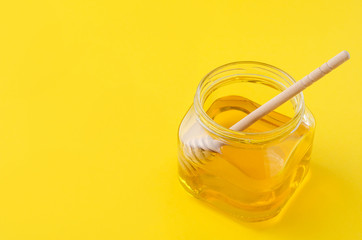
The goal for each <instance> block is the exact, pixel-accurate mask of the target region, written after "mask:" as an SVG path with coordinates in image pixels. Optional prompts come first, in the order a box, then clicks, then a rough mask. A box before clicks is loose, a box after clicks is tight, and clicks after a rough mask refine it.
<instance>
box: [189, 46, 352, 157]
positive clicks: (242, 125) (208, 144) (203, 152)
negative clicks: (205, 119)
mask: <svg viewBox="0 0 362 240" xmlns="http://www.w3.org/2000/svg"><path fill="white" fill-rule="evenodd" d="M349 58H350V55H349V53H348V52H347V51H342V52H341V53H339V54H337V55H336V56H334V57H333V58H331V59H330V60H329V61H328V62H326V63H324V64H323V65H322V66H320V67H319V68H317V69H315V70H314V71H312V72H311V73H309V74H308V75H307V76H305V77H304V78H302V79H301V80H300V81H298V82H296V83H295V84H293V85H292V86H290V87H288V88H287V89H285V90H284V91H283V92H281V93H279V94H278V95H277V96H275V97H274V98H272V99H271V100H269V101H268V102H266V103H265V104H263V105H261V106H260V107H258V108H257V109H255V110H254V111H252V112H251V113H250V114H249V115H247V116H246V117H244V118H243V119H241V120H240V121H238V122H237V123H235V124H234V125H233V126H231V127H230V129H231V130H234V131H243V130H244V129H246V128H248V127H249V126H250V125H252V124H253V123H254V122H256V121H257V120H259V119H260V118H262V117H263V116H265V115H267V114H268V113H270V112H271V111H273V110H274V109H276V108H277V107H279V106H280V105H282V104H283V103H285V102H286V101H288V100H289V99H291V98H292V97H294V96H295V95H297V94H298V93H300V92H301V91H303V90H304V89H305V88H307V87H308V86H310V85H311V84H312V83H314V82H315V81H317V80H319V79H320V78H322V77H323V76H324V75H326V74H327V73H329V72H331V71H332V70H333V69H335V68H337V67H338V66H339V65H341V64H342V63H344V62H345V61H347V60H348V59H349ZM222 145H223V143H222V142H220V141H218V140H216V139H213V138H211V137H210V136H209V135H206V136H205V135H204V136H201V137H198V138H193V139H191V140H188V141H187V142H186V143H184V152H185V155H186V156H188V157H189V158H191V159H192V160H193V161H194V160H197V161H200V160H201V159H203V158H207V157H208V156H209V155H210V153H216V152H218V153H221V150H220V148H221V146H222Z"/></svg>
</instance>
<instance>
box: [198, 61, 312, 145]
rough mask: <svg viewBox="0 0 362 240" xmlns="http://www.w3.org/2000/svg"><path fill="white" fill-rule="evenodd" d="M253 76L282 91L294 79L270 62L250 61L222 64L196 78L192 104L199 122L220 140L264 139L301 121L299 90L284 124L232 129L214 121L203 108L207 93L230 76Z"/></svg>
mask: <svg viewBox="0 0 362 240" xmlns="http://www.w3.org/2000/svg"><path fill="white" fill-rule="evenodd" d="M236 76H238V77H243V76H253V79H259V80H260V81H267V82H268V85H270V84H275V85H276V86H279V87H278V88H279V89H280V90H281V91H282V90H284V89H286V88H288V87H289V86H291V85H293V84H294V83H295V82H296V81H295V80H294V79H293V78H292V77H291V76H290V75H289V74H287V73H286V72H284V71H283V70H281V69H278V68H276V67H274V66H271V65H268V64H265V63H260V62H252V61H248V62H247V61H241V62H234V63H229V64H225V65H223V66H221V67H218V68H216V69H214V70H213V71H211V72H210V73H209V74H207V75H206V76H205V77H204V78H203V79H202V81H201V82H200V84H199V86H198V88H197V91H196V94H195V99H194V108H195V112H196V116H197V118H198V120H199V122H200V124H201V125H202V126H203V127H204V128H205V130H206V131H208V132H209V133H210V134H212V135H214V136H216V137H218V138H221V139H222V140H224V141H236V142H247V143H251V142H252V143H265V142H267V141H270V140H273V139H275V138H280V137H283V136H285V135H288V134H289V133H291V132H293V131H295V130H296V129H297V128H298V126H299V125H300V123H301V120H302V116H303V115H304V111H305V103H304V97H303V93H299V94H297V95H296V96H295V97H293V98H292V99H291V100H290V101H291V102H292V105H293V110H294V115H293V116H292V117H291V119H290V120H289V121H288V122H286V123H285V124H283V125H281V126H279V127H276V128H274V129H272V130H269V131H265V132H243V131H233V130H231V129H228V128H226V127H224V126H222V125H220V124H218V123H216V122H215V121H214V120H213V119H212V118H211V117H210V116H208V114H207V113H206V112H205V110H204V104H205V101H206V99H207V98H208V97H209V96H210V94H211V93H212V92H213V91H215V90H216V89H218V88H219V87H220V86H222V85H223V84H225V83H227V82H228V81H230V79H231V78H235V77H236Z"/></svg>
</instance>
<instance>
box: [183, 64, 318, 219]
mask: <svg viewBox="0 0 362 240" xmlns="http://www.w3.org/2000/svg"><path fill="white" fill-rule="evenodd" d="M234 64H235V63H234ZM238 64H241V65H242V64H243V63H238ZM252 65H253V67H250V66H249V69H248V70H246V72H247V74H245V69H246V68H248V67H246V66H243V68H242V69H243V70H241V72H239V74H240V75H238V77H239V78H238V79H237V81H239V82H240V81H245V79H244V80H243V79H242V78H240V76H242V75H248V74H249V73H250V72H253V71H255V70H254V68H255V66H257V65H258V63H253V64H252ZM225 66H226V67H223V68H221V69H220V68H219V69H216V70H214V71H213V72H211V73H210V74H209V75H208V76H206V77H205V79H204V80H203V82H201V83H200V85H199V89H198V93H197V94H196V96H195V102H194V104H193V105H192V106H191V108H190V109H189V111H188V112H187V113H186V115H185V117H184V118H183V120H182V122H181V124H180V127H179V131H178V160H179V161H178V162H179V179H180V182H181V184H182V185H183V186H184V188H185V189H186V190H187V191H188V192H189V193H191V194H192V195H193V196H195V197H197V198H199V199H202V200H204V201H206V202H208V203H210V204H212V205H214V206H216V207H217V208H220V209H222V210H224V211H226V212H228V213H230V214H232V215H234V216H237V217H238V218H241V219H243V220H245V221H262V220H266V219H269V218H272V217H274V216H276V215H277V214H278V213H279V212H280V210H281V209H282V208H283V206H284V205H285V204H286V202H287V201H288V199H289V198H290V197H291V196H292V195H293V193H294V192H295V190H296V189H297V187H298V186H299V185H300V183H301V182H302V180H303V179H304V177H305V176H306V174H307V172H308V169H309V163H310V156H311V149H312V142H313V137H314V129H315V121H314V118H313V115H312V114H311V112H310V111H309V110H308V109H307V108H305V107H304V101H303V97H302V95H301V96H300V97H299V102H298V99H296V100H295V104H294V109H295V116H294V117H293V118H290V119H289V120H285V119H284V120H283V118H282V117H283V116H282V115H280V114H279V115H278V113H271V115H270V116H268V117H269V119H268V118H265V119H264V120H261V121H265V124H269V125H270V126H272V125H273V124H274V125H276V126H277V127H276V128H275V129H273V130H270V129H269V130H270V131H265V132H263V131H262V132H257V133H252V132H243V133H235V132H232V131H230V132H228V130H226V129H227V128H226V127H222V126H221V125H220V124H218V123H217V122H214V120H215V121H216V120H217V113H219V112H220V111H221V110H220V109H234V110H235V109H237V108H238V104H243V103H245V101H244V100H245V99H244V98H242V97H236V96H234V94H235V93H233V94H232V95H233V97H229V98H227V101H226V100H225V98H220V99H223V101H219V102H218V104H219V105H220V104H221V105H222V104H225V105H223V106H221V107H220V106H219V108H218V109H217V111H214V112H213V111H212V110H211V111H207V110H205V109H204V108H205V104H207V99H206V98H208V97H210V94H207V91H209V92H215V90H216V89H217V88H220V86H223V84H220V83H221V82H226V83H228V84H229V83H230V82H231V81H230V79H228V77H223V78H222V80H221V81H216V80H215V79H220V76H219V77H216V78H214V79H210V78H211V77H210V76H214V77H215V71H218V72H222V73H223V74H226V75H228V74H230V73H227V71H228V69H231V70H232V71H234V70H235V66H227V65H225ZM269 66H270V65H263V67H264V68H265V70H267V71H270V69H267V68H268V67H269ZM272 70H273V71H276V72H277V73H278V74H279V75H280V72H278V71H279V69H276V68H273V69H272ZM258 71H259V70H258ZM280 71H281V70H280ZM216 73H217V72H216ZM232 73H235V72H232ZM282 73H283V74H284V72H282ZM216 75H217V74H216ZM258 75H259V76H258V77H260V76H263V73H260V72H258ZM264 75H265V74H264ZM229 76H231V75H229ZM232 76H233V77H235V75H234V74H233V75H232ZM287 76H288V77H290V76H289V75H287ZM253 77H255V76H254V75H253ZM284 77H285V76H284ZM274 78H275V77H274ZM209 80H210V81H209ZM268 81H275V82H278V83H279V84H280V83H281V82H280V80H278V79H273V78H270V76H268ZM205 82H207V83H209V84H211V85H213V83H214V85H213V86H214V88H212V87H210V86H211V85H208V87H207V88H205V89H206V90H204V92H203V90H202V87H203V85H204V87H205ZM293 82H294V80H293V79H291V81H290V82H289V84H286V83H285V84H284V87H282V88H286V87H288V85H291V84H293ZM249 83H251V84H254V83H255V81H254V80H253V81H251V82H250V81H249ZM260 83H261V82H259V83H255V84H260ZM262 84H263V83H262ZM269 85H270V84H269ZM281 85H283V84H281ZM226 90H227V89H226ZM280 90H283V89H280ZM203 93H204V94H203ZM224 93H226V95H227V92H225V91H224ZM230 99H234V100H235V99H236V100H240V101H230ZM233 104H234V105H235V106H233ZM247 104H249V103H246V105H245V106H244V108H242V110H245V109H248V106H249V105H250V107H251V108H252V107H254V108H256V107H257V106H255V103H253V104H249V105H247ZM209 105H210V106H211V107H210V106H209V108H208V110H210V109H212V108H213V107H212V106H213V102H211V103H210V104H209ZM214 105H217V104H214ZM200 107H201V108H202V109H201V108H200ZM206 108H207V107H206ZM239 110H240V109H239ZM252 110H253V109H249V112H250V111H252ZM245 111H246V110H245ZM215 112H216V113H215ZM246 114H247V112H246ZM273 114H274V115H273ZM230 116H232V115H230ZM234 116H235V117H234V119H232V120H231V122H233V123H235V122H236V121H237V119H238V117H240V116H239V115H237V114H236V115H235V114H234ZM278 117H280V119H278ZM206 118H210V119H206ZM228 119H230V117H228ZM286 119H287V118H286ZM273 121H274V122H273ZM278 121H280V122H278ZM221 124H222V123H221ZM223 125H227V123H226V124H223ZM269 125H268V126H269ZM265 126H266V125H265ZM260 127H261V128H260V129H263V126H262V125H260ZM200 136H201V138H210V139H213V140H216V141H218V142H220V143H222V144H220V149H219V151H217V152H215V151H209V154H202V155H201V156H199V157H192V154H191V157H190V152H191V153H195V151H197V150H195V149H193V148H197V147H198V146H197V144H196V145H195V144H194V145H193V146H192V147H191V148H190V146H189V145H188V143H189V142H190V141H192V140H193V139H197V138H200Z"/></svg>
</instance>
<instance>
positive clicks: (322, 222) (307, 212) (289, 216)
mask: <svg viewBox="0 0 362 240" xmlns="http://www.w3.org/2000/svg"><path fill="white" fill-rule="evenodd" d="M358 194H359V192H358V189H357V188H356V186H354V184H353V183H351V182H348V181H347V180H345V179H342V178H341V176H338V175H337V173H333V172H331V171H330V170H328V169H327V168H326V167H323V166H320V165H317V164H312V166H311V169H310V172H309V174H308V175H307V177H306V178H305V179H304V181H303V183H302V185H301V186H300V187H299V188H298V189H297V191H296V193H295V194H294V196H293V197H292V198H291V199H290V200H289V202H288V203H287V205H286V206H285V207H284V209H283V210H282V211H281V213H280V214H279V215H278V216H277V217H275V218H273V219H271V220H268V221H264V222H257V223H247V222H243V221H241V220H239V219H237V218H235V217H232V216H230V215H227V214H226V213H224V212H222V211H220V210H218V209H216V208H214V207H210V208H212V209H213V210H215V211H217V212H219V213H220V214H222V215H224V216H226V217H228V218H230V219H231V220H233V221H235V222H237V223H239V224H240V225H241V227H246V228H249V229H252V230H255V231H257V232H265V233H269V234H272V235H277V236H284V237H288V238H289V237H290V239H292V238H293V239H295V238H296V236H297V238H298V239H299V238H301V239H308V237H311V236H313V237H317V236H321V237H322V236H325V234H324V233H326V231H328V232H334V233H335V234H336V237H338V236H340V237H346V236H348V230H349V229H351V228H352V227H353V224H349V223H350V222H351V221H358V219H352V218H354V217H353V216H355V215H354V214H351V213H347V211H351V210H350V207H347V204H356V205H357V204H358V198H359V196H358ZM195 201H197V202H199V203H200V204H203V205H204V203H203V202H201V201H199V200H196V199H195ZM208 206H209V205H208ZM334 206H335V207H334ZM344 206H346V207H344ZM356 207H358V206H356ZM343 211H346V212H345V214H344V213H343ZM356 211H358V210H356ZM340 216H346V217H345V219H343V220H341V219H340ZM351 230H352V229H351ZM354 232H355V230H354Z"/></svg>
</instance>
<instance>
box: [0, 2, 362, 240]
mask: <svg viewBox="0 0 362 240" xmlns="http://www.w3.org/2000/svg"><path fill="white" fill-rule="evenodd" d="M361 25H362V1H360V0H354V1H353V0H343V1H330V0H329V1H266V0H265V1H240V0H239V1H210V0H209V1H178V2H176V1H163V2H161V1H123V0H120V1H101V0H99V1H92V0H85V1H72V0H69V1H54V0H49V1H2V2H1V4H0V34H1V35H0V114H1V115H0V116H1V117H0V239H1V240H8V239H37V240H41V239H99V240H106V239H253V240H254V239H255V240H257V239H361V238H362V233H361V232H362V225H361V221H362V214H361V211H362V209H361V205H362V201H361V197H362V196H361V192H362V185H361V182H362V178H361V170H362V164H361V162H362V161H361V160H362V159H361V158H362V146H361V142H362V141H361V140H362V137H361V136H362V128H361V122H362V111H361V104H362V92H361V86H362V85H361V81H362V59H361V56H362V32H361V29H362V28H361ZM344 49H345V50H348V51H349V52H350V53H351V60H350V61H349V62H348V63H346V64H345V65H343V67H341V68H340V69H338V70H336V71H335V72H333V73H332V74H330V75H329V76H327V77H325V78H324V79H323V80H321V81H320V82H318V83H317V84H315V85H313V87H311V88H310V89H308V90H306V91H305V98H306V102H307V105H308V106H309V108H310V109H311V111H312V112H313V113H314V115H315V117H316V121H317V132H316V136H315V144H314V151H313V154H312V161H313V163H312V166H311V171H312V174H311V177H310V179H309V181H308V182H307V183H306V184H305V185H304V187H303V188H302V189H301V190H300V191H299V192H298V194H297V197H296V198H294V199H293V201H292V202H291V203H290V204H289V206H288V209H286V211H284V212H283V216H282V217H281V218H279V221H278V222H277V223H274V224H271V225H270V226H261V225H258V224H257V225H254V224H252V225H250V224H244V223H241V222H239V221H237V220H235V219H232V218H230V217H229V216H227V215H225V214H222V213H220V212H218V211H215V210H214V209H212V208H210V207H208V206H205V205H204V204H202V203H200V202H199V201H198V200H196V199H194V198H192V197H191V196H189V195H188V194H187V193H186V192H185V191H184V189H182V187H181V186H180V184H179V182H178V179H177V157H176V156H177V154H176V132H177V127H178V124H179V122H180V121H181V119H182V117H183V115H184V113H185V112H186V111H187V109H188V107H189V106H190V104H191V103H192V100H193V95H194V93H195V89H196V86H197V84H198V82H199V81H200V80H201V78H202V77H203V76H204V75H205V74H206V73H208V72H209V71H211V70H212V69H214V68H215V67H218V66H220V65H222V64H225V63H228V62H232V61H237V60H257V61H261V62H266V63H270V64H272V65H275V66H278V67H280V68H281V69H283V70H285V71H286V72H288V73H290V74H291V75H292V76H293V77H295V78H296V79H299V78H301V77H303V76H304V75H305V74H306V73H308V72H309V71H311V70H313V69H314V68H315V67H318V66H319V65H320V64H322V63H323V62H325V61H326V60H328V59H329V58H331V57H332V56H334V55H335V54H337V53H338V52H340V51H341V50H344Z"/></svg>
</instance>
